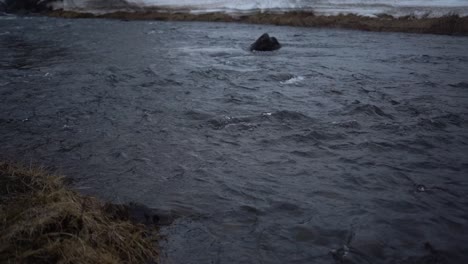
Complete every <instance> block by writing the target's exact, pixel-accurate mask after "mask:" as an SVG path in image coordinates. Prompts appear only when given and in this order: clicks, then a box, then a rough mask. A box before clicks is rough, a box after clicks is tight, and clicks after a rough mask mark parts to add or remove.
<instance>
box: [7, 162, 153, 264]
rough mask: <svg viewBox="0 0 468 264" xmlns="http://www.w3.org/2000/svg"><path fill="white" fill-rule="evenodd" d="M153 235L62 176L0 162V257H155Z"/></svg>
mask: <svg viewBox="0 0 468 264" xmlns="http://www.w3.org/2000/svg"><path fill="white" fill-rule="evenodd" d="M156 237H157V235H156V233H155V230H154V231H153V230H150V229H149V228H148V227H145V226H143V225H140V224H135V223H132V222H130V221H129V216H128V210H127V208H126V207H125V206H122V205H113V204H108V203H103V202H101V201H99V200H97V199H96V198H93V197H88V196H83V195H80V194H78V193H76V192H75V191H72V190H70V189H69V188H68V187H67V186H66V185H65V184H64V178H62V177H60V176H56V175H52V174H49V173H48V172H47V171H44V170H42V169H35V168H25V167H22V166H18V165H12V164H9V163H4V162H3V163H2V162H0V262H1V263H148V260H149V261H150V262H149V263H155V262H156V261H157V257H158V252H157V250H156V247H155V241H154V240H155V239H156Z"/></svg>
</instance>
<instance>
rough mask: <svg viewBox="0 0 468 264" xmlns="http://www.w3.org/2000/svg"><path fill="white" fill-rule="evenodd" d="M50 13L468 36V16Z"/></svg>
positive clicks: (91, 16) (62, 15)
mask: <svg viewBox="0 0 468 264" xmlns="http://www.w3.org/2000/svg"><path fill="white" fill-rule="evenodd" d="M48 15H50V16H53V17H65V18H94V17H97V18H112V19H124V20H163V21H209V22H240V23H251V24H273V25H286V26H298V27H329V28H347V29H357V30H366V31H381V32H408V33H430V34H443V35H465V36H468V17H460V16H458V15H448V16H444V17H438V18H431V17H420V18H418V17H415V16H406V17H392V16H389V15H381V16H378V17H363V16H358V15H337V16H317V15H314V14H313V13H311V12H287V13H252V14H244V15H231V14H226V13H207V14H192V13H187V12H158V11H149V12H114V13H106V14H101V15H95V14H91V13H78V12H68V11H52V12H49V13H48Z"/></svg>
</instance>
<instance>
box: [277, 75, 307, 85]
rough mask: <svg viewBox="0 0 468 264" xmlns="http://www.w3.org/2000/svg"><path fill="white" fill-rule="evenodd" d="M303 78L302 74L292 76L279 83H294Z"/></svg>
mask: <svg viewBox="0 0 468 264" xmlns="http://www.w3.org/2000/svg"><path fill="white" fill-rule="evenodd" d="M303 80H304V77H302V76H294V77H292V78H291V79H289V80H286V81H283V82H281V84H296V83H299V82H301V81H303Z"/></svg>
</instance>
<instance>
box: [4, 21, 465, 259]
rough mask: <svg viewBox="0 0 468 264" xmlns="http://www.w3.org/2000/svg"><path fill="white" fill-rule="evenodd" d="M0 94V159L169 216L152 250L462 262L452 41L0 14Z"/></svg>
mask: <svg viewBox="0 0 468 264" xmlns="http://www.w3.org/2000/svg"><path fill="white" fill-rule="evenodd" d="M264 32H268V33H270V34H271V35H273V36H275V37H277V38H278V40H279V41H280V42H281V43H282V44H283V48H282V49H281V50H279V51H277V52H271V53H268V52H267V53H251V52H249V51H247V48H248V45H249V44H250V43H251V42H253V41H254V40H255V39H256V38H257V37H258V36H260V35H261V34H262V33H264ZM0 100H1V101H0V103H1V104H0V158H1V159H13V160H19V161H23V162H26V163H27V164H29V163H34V164H41V165H44V166H48V167H52V168H55V169H57V170H58V171H59V172H62V173H64V174H66V175H69V176H70V177H73V179H74V186H75V187H76V188H77V189H78V190H80V191H82V192H84V193H87V194H92V195H96V196H98V197H101V198H104V199H107V200H110V201H114V202H129V201H134V202H138V203H142V204H144V205H146V206H148V207H150V208H154V209H155V210H157V211H158V212H160V213H161V214H165V215H166V217H168V218H171V219H173V222H172V224H171V225H168V226H165V227H163V228H162V230H161V232H162V233H163V234H164V235H165V239H164V240H163V241H162V242H161V246H162V249H163V257H162V258H163V259H162V262H163V263H468V253H467V252H468V158H467V156H468V38H466V37H450V36H435V35H418V34H400V33H372V32H360V31H348V30H334V29H314V28H293V27H276V26H264V25H245V24H224V23H190V22H151V21H146V22H125V21H119V20H94V19H89V20H85V19H83V20H63V19H52V18H43V17H34V18H28V17H22V18H15V17H0ZM431 261H432V262H431Z"/></svg>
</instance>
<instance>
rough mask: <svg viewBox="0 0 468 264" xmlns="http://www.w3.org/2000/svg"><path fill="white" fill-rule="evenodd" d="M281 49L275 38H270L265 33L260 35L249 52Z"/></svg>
mask: <svg viewBox="0 0 468 264" xmlns="http://www.w3.org/2000/svg"><path fill="white" fill-rule="evenodd" d="M280 48H281V44H280V43H279V42H278V40H277V39H276V38H275V37H270V36H269V35H268V34H267V33H265V34H263V35H261V36H260V37H259V38H258V39H257V40H256V41H255V42H254V43H253V44H252V45H250V50H251V51H253V50H256V51H273V50H278V49H280Z"/></svg>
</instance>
